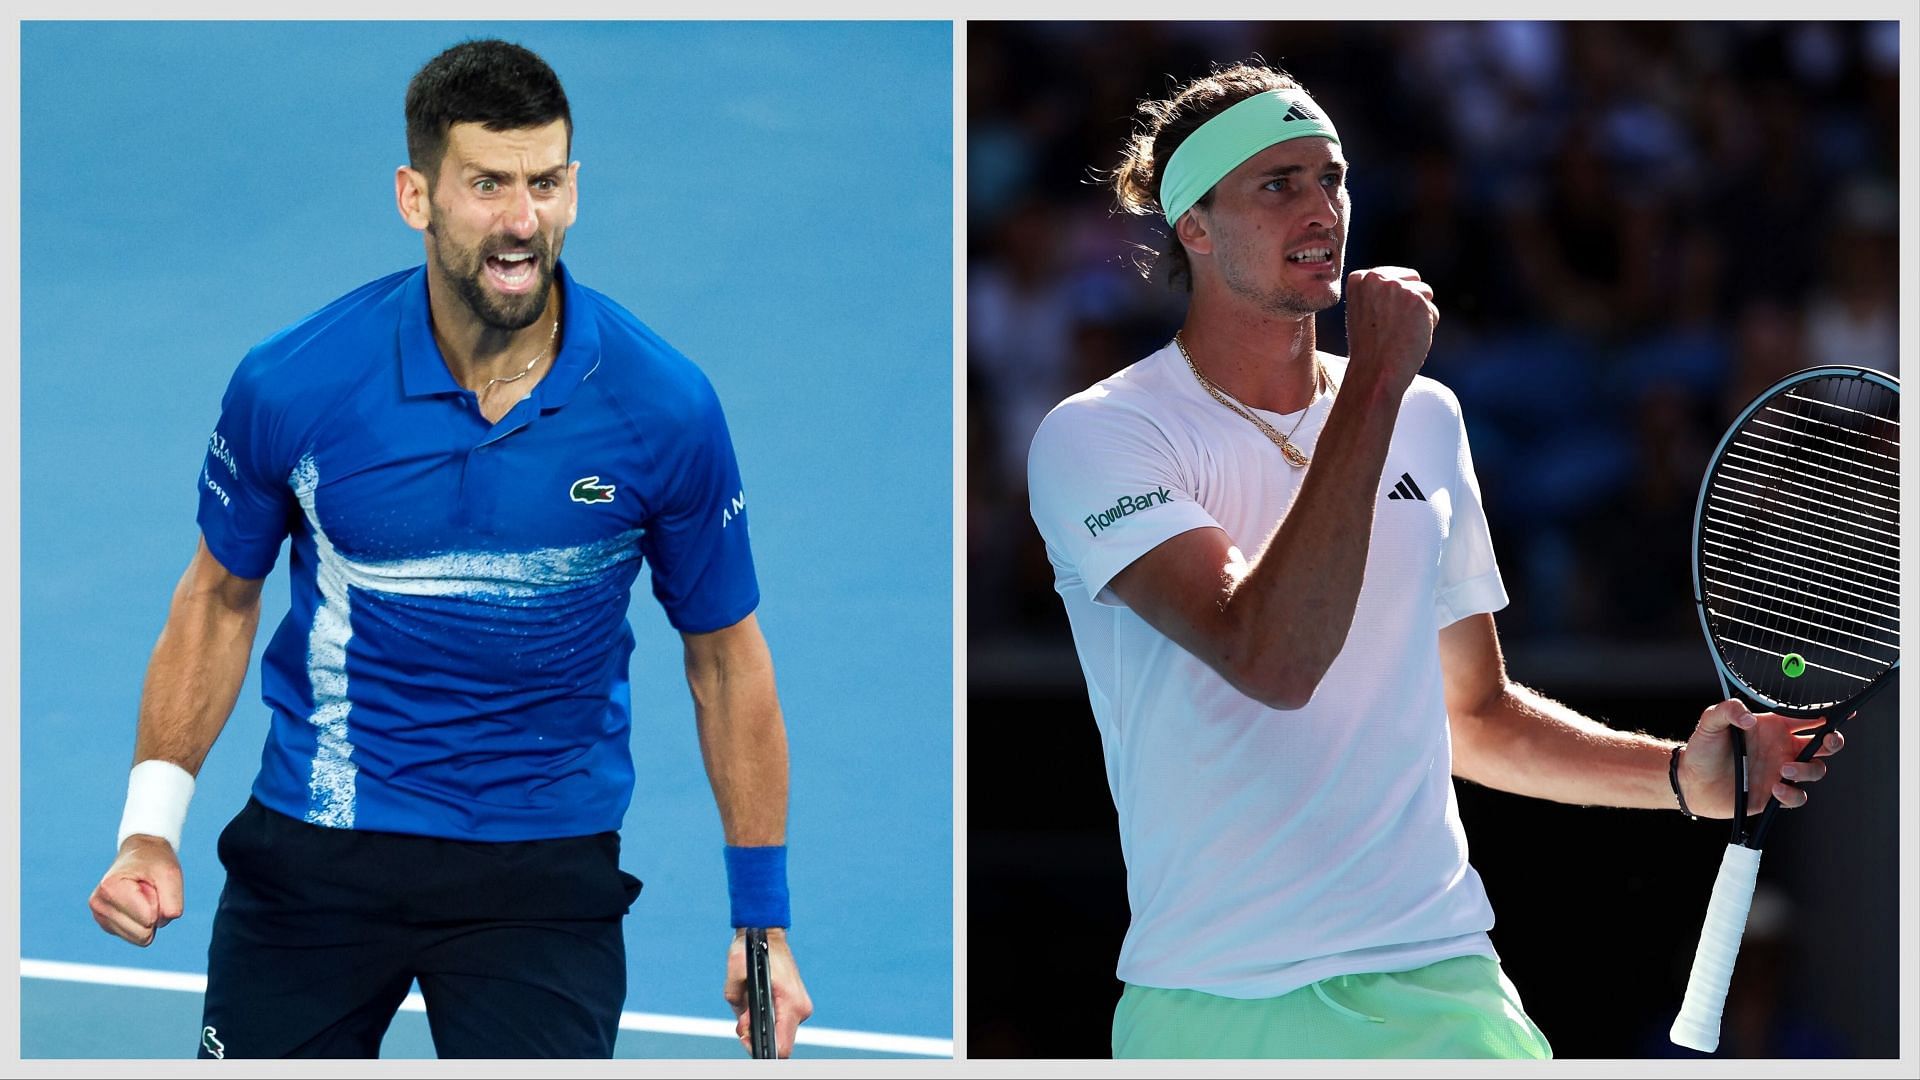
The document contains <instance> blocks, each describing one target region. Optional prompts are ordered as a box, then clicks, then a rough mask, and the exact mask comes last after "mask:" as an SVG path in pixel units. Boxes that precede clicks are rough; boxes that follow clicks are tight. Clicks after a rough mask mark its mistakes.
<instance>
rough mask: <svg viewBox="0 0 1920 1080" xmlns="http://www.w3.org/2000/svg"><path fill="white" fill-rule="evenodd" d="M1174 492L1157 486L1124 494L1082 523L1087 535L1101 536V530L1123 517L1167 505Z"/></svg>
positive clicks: (1089, 515)
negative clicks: (1141, 492) (1140, 491)
mask: <svg viewBox="0 0 1920 1080" xmlns="http://www.w3.org/2000/svg"><path fill="white" fill-rule="evenodd" d="M1172 496H1173V493H1172V492H1170V491H1168V490H1167V489H1166V488H1156V489H1154V490H1152V491H1149V492H1147V493H1145V494H1143V495H1122V496H1120V499H1119V501H1118V502H1115V503H1114V504H1113V506H1112V507H1111V508H1109V509H1106V510H1102V511H1100V512H1099V513H1097V514H1088V515H1087V516H1086V518H1085V520H1084V521H1082V522H1081V524H1083V525H1085V526H1086V527H1087V535H1089V536H1099V535H1100V530H1102V529H1108V528H1112V527H1113V524H1114V523H1115V522H1117V521H1119V520H1120V519H1121V518H1124V517H1127V516H1129V515H1132V514H1137V513H1139V512H1141V511H1142V510H1151V509H1153V508H1154V507H1156V506H1165V505H1167V503H1168V501H1170V500H1171V499H1172Z"/></svg>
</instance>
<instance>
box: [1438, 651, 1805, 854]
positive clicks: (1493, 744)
mask: <svg viewBox="0 0 1920 1080" xmlns="http://www.w3.org/2000/svg"><path fill="white" fill-rule="evenodd" d="M1440 666H1441V674H1442V678H1443V680H1444V682H1445V686H1446V702H1447V718H1448V722H1449V724H1450V726H1451V728H1452V734H1453V774H1454V775H1455V776H1458V777H1461V778H1463V779H1467V780H1472V781H1474V782H1475V783H1478V784H1483V785H1485V786H1487V787H1491V788H1497V789H1499V790H1501V791H1510V792H1513V793H1515V794H1518V795H1531V796H1534V797H1537V798H1542V799H1551V800H1553V801H1555V802H1563V803H1573V804H1576V805H1583V806H1618V807H1638V808H1642V809H1653V810H1670V809H1678V804H1677V803H1676V802H1675V800H1674V796H1673V786H1672V783H1671V782H1670V780H1669V779H1668V775H1667V771H1668V765H1669V761H1670V755H1671V754H1672V750H1673V744H1672V743H1671V742H1668V741H1666V740H1663V739H1656V738H1654V737H1652V736H1650V735H1642V734H1639V733H1636V732H1630V731H1621V730H1619V729H1618V728H1613V727H1609V726H1608V725H1606V724H1603V723H1601V722H1599V721H1598V720H1594V719H1592V718H1590V717H1586V716H1582V715H1581V714H1579V713H1578V712H1575V711H1574V710H1572V709H1570V708H1568V707H1567V706H1565V705H1562V704H1560V703H1559V702H1557V701H1554V700H1553V699H1551V698H1548V697H1547V696H1545V695H1543V694H1540V693H1538V692H1536V691H1534V690H1530V689H1528V688H1527V687H1524V686H1521V685H1520V684H1518V683H1515V682H1512V681H1511V680H1509V679H1508V678H1507V672H1506V662H1505V660H1504V659H1503V658H1502V657H1501V654H1500V641H1499V636H1498V633H1497V631H1496V630H1495V628H1494V623H1493V616H1492V615H1485V614H1482V615H1474V616H1470V617H1468V618H1465V619H1461V620H1460V621H1458V622H1456V623H1454V624H1453V625H1451V626H1448V627H1446V628H1445V629H1443V630H1441V631H1440ZM1804 726H1807V725H1806V724H1804V723H1803V722H1797V721H1792V720H1789V719H1787V718H1786V717H1781V716H1775V715H1773V714H1771V713H1761V714H1757V715H1756V714H1754V713H1751V712H1748V711H1747V709H1746V708H1744V707H1743V706H1741V705H1740V703H1739V702H1737V701H1724V702H1721V703H1719V704H1717V705H1714V706H1712V707H1710V708H1708V709H1707V710H1706V711H1705V712H1703V713H1702V714H1701V716H1700V719H1699V721H1698V723H1697V724H1696V725H1695V726H1694V730H1693V734H1692V735H1691V736H1690V737H1689V738H1688V740H1687V746H1686V749H1685V750H1684V751H1682V754H1681V762H1680V769H1679V780H1680V785H1681V789H1682V790H1683V791H1684V792H1685V793H1686V797H1687V806H1688V808H1689V809H1690V810H1692V812H1694V813H1696V814H1699V815H1702V816H1705V817H1718V818H1730V817H1732V816H1733V784H1732V775H1733V749H1732V738H1731V736H1730V734H1729V730H1728V729H1729V728H1731V727H1738V728H1740V729H1741V730H1742V731H1744V732H1746V733H1747V753H1748V757H1749V761H1750V762H1751V763H1752V764H1751V768H1750V772H1751V774H1752V776H1753V777H1754V778H1755V783H1754V785H1753V788H1752V791H1751V792H1750V799H1749V805H1748V807H1747V813H1749V814H1751V813H1757V812H1758V811H1759V810H1760V809H1761V808H1762V807H1764V806H1765V805H1766V801H1767V797H1768V796H1769V795H1773V796H1775V797H1777V798H1779V799H1780V802H1781V805H1783V806H1789V807H1793V806H1801V805H1804V804H1805V803H1806V801H1807V792H1806V791H1805V790H1804V789H1803V788H1801V787H1799V786H1796V785H1802V784H1808V783H1812V782H1813V781H1816V780H1819V779H1820V778H1821V777H1823V776H1825V775H1826V773H1827V765H1826V762H1825V761H1824V760H1821V759H1823V758H1825V757H1828V756H1831V755H1832V754H1833V753H1835V752H1837V751H1838V750H1839V749H1840V747H1841V745H1842V743H1841V740H1840V737H1839V733H1838V732H1835V733H1834V734H1833V735H1831V736H1829V737H1828V742H1827V745H1826V746H1824V747H1822V748H1821V750H1820V752H1819V754H1818V755H1817V756H1816V757H1815V759H1814V760H1812V761H1807V762H1796V761H1794V760H1793V759H1794V756H1795V755H1796V754H1798V753H1799V752H1800V748H1801V747H1802V746H1804V745H1806V741H1807V740H1806V738H1805V737H1804V736H1800V735H1796V734H1794V731H1795V729H1797V728H1800V727H1804ZM1783 781H1791V782H1790V783H1788V782H1783Z"/></svg>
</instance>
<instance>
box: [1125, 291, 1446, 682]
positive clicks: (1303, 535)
mask: <svg viewBox="0 0 1920 1080" xmlns="http://www.w3.org/2000/svg"><path fill="white" fill-rule="evenodd" d="M1348 288H1349V300H1348V334H1349V338H1350V340H1351V343H1352V353H1353V356H1352V359H1351V360H1350V361H1349V363H1348V366H1347V375H1346V380H1345V382H1344V383H1343V384H1342V385H1341V387H1340V394H1339V397H1337V398H1336V399H1335V401H1334V404H1333V411H1332V412H1331V413H1330V414H1329V415H1328V417H1327V424H1326V427H1325V428H1324V429H1322V431H1321V433H1320V439H1319V442H1318V443H1317V444H1316V445H1315V447H1314V453H1313V464H1312V465H1311V466H1310V467H1309V468H1308V470H1307V476H1306V479H1305V480H1303V481H1302V482H1301V485H1300V495H1299V497H1298V498H1297V499H1295V500H1294V503H1293V506H1292V508H1291V509H1290V510H1288V512H1287V516H1286V519H1285V520H1283V521H1282V522H1280V524H1279V525H1278V526H1277V527H1276V528H1275V529H1274V531H1273V533H1272V535H1270V536H1268V537H1267V538H1266V541H1265V542H1264V543H1263V544H1262V545H1261V548H1260V551H1259V552H1258V553H1257V554H1256V555H1255V556H1254V558H1253V559H1252V561H1250V562H1240V561H1238V560H1236V559H1234V558H1233V557H1232V554H1231V552H1232V543H1231V541H1230V540H1229V538H1228V537H1227V534H1226V533H1225V532H1223V531H1221V530H1219V529H1195V530H1193V531H1191V532H1187V533H1182V534H1181V535H1179V536H1176V537H1173V538H1172V539H1170V540H1168V541H1166V542H1165V543H1163V544H1161V545H1160V546H1158V547H1156V548H1154V549H1153V550H1152V551H1149V552H1148V553H1146V554H1145V555H1142V556H1141V557H1140V558H1138V559H1136V560H1134V562H1133V563H1132V564H1130V565H1129V566H1128V567H1127V568H1126V569H1125V570H1122V571H1121V572H1120V573H1119V574H1118V575H1116V576H1115V577H1114V579H1113V581H1112V588H1113V591H1114V594H1115V595H1117V596H1118V597H1120V599H1121V600H1122V601H1124V602H1125V603H1126V605H1127V606H1128V607H1130V608H1132V609H1133V610H1134V611H1136V612H1138V613H1139V615H1140V617H1141V618H1143V619H1145V620H1146V621H1147V622H1148V623H1149V624H1151V625H1152V626H1153V628H1154V629H1156V630H1158V631H1160V632H1161V633H1163V634H1165V635H1167V636H1168V637H1169V638H1172V639H1173V640H1174V641H1175V642H1176V643H1178V644H1179V645H1180V647H1181V648H1184V649H1186V650H1187V651H1188V652H1190V653H1192V654H1194V655H1195V656H1197V657H1199V658H1200V659H1201V660H1203V661H1205V662H1206V663H1207V666H1209V667H1211V668H1213V669H1214V670H1215V671H1216V672H1219V673H1220V675H1221V677H1222V678H1224V679H1226V680H1227V681H1228V682H1229V683H1231V684H1233V686H1234V688H1235V689H1237V690H1239V691H1240V692H1241V693H1243V694H1246V695H1247V696H1248V697H1251V698H1254V699H1255V700H1257V701H1260V702H1261V703H1263V704H1265V705H1268V706H1271V707H1273V708H1276V709H1297V708H1300V707H1301V706H1303V705H1305V704H1306V703H1307V701H1308V699H1310V698H1312V696H1313V692H1314V690H1315V689H1316V688H1317V687H1318V686H1319V685H1320V680H1321V678H1322V677H1323V676H1325V675H1326V673H1327V669H1328V668H1329V667H1331V666H1333V660H1334V657H1336V656H1338V655H1339V653H1340V649H1341V647H1342V646H1344V645H1345V644H1346V640H1347V631H1348V630H1349V629H1351V628H1352V626H1353V612H1354V606H1355V604H1356V603H1358V601H1359V597H1360V583H1361V580H1362V577H1363V576H1364V572H1365V570H1366V565H1367V551H1368V548H1369V546H1370V545H1371V542H1372V538H1373V512H1374V503H1375V501H1376V496H1377V495H1378V492H1379V485H1380V470H1381V468H1382V466H1383V465H1384V464H1385V463H1386V458H1387V448H1388V446H1389V445H1390V444H1391V442H1392V440H1393V428H1394V423H1395V421H1396V420H1397V419H1398V417H1399V413H1400V399H1401V398H1402V397H1403V396H1404V395H1405V394H1406V391H1407V388H1408V387H1409V386H1410V385H1412V383H1413V377H1414V375H1415V374H1416V373H1417V372H1418V371H1419V369H1420V365H1421V364H1422V363H1423V362H1424V361H1425V359H1426V355H1427V348H1428V346H1429V345H1430V344H1431V342H1432V337H1433V326H1434V323H1435V322H1436V321H1437V320H1438V318H1439V313H1438V309H1436V308H1435V307H1434V305H1433V300H1432V290H1431V289H1430V288H1429V287H1428V286H1427V285H1426V284H1425V283H1423V282H1421V281H1420V279H1419V276H1418V275H1417V274H1413V273H1412V272H1411V271H1398V272H1394V273H1386V272H1382V271H1355V272H1354V274H1353V275H1351V276H1350V277H1349V279H1348ZM1274 452H1275V453H1278V452H1279V451H1278V449H1276V450H1275V451H1274Z"/></svg>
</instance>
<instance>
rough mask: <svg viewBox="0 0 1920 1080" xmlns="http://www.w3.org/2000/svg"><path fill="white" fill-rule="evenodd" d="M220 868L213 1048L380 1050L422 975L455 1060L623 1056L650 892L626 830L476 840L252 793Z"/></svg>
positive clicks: (438, 1039)
mask: <svg viewBox="0 0 1920 1080" xmlns="http://www.w3.org/2000/svg"><path fill="white" fill-rule="evenodd" d="M220 862H221V863H222V864H224V865H225V866H226V868H227V883H226V887H225V888H224V889H223V890H221V893H220V907H219V910H218V911H217V912H215V914H214V917H213V941H212V944H211V945H209V947H208V949H207V999H206V1012H205V1015H204V1017H203V1018H202V1020H201V1030H200V1056H201V1057H203V1058H206V1057H234V1058H239V1057H245V1058H263V1057H378V1056H379V1053H380V1039H381V1037H382V1036H383V1035H385V1034H386V1030H387V1025H388V1024H389V1023H390V1022H391V1021H392V1020H393V1014H394V1013H395V1011H396V1010H398V1009H399V1007H400V1002H401V1001H402V1000H403V999H404V998H405V997H406V995H407V991H408V990H409V989H410V988H411V986H412V984H413V982H414V980H416V979H417V980H419V983H420V993H421V995H422V996H423V997H424V998H425V999H426V1004H427V1023H428V1026H429V1027H430V1028H431V1029H432V1032H433V1045H434V1049H435V1050H436V1051H437V1052H438V1053H439V1055H440V1056H441V1057H443V1058H446V1057H487V1058H525V1057H568V1058H608V1057H612V1056H613V1041H614V1035H615V1033H616V1032H617V1031H618V1029H619V1023H620V1008H621V1006H622V1004H624V1003H625V1001H626V994H627V958H626V946H625V942H624V941H623V939H622V937H621V932H620V920H621V918H622V916H624V915H625V914H626V912H627V908H628V907H630V906H631V905H632V903H633V900H634V898H635V897H636V896H638V895H639V893H640V882H639V881H638V880H637V879H636V878H634V877H633V876H632V875H630V874H627V873H625V872H623V871H622V870H621V869H620V836H619V834H618V833H611V832H608V833H600V834H598V835H595V836H581V837H571V838H567V839H562V840H533V841H520V842H513V843H500V844H483V843H472V842H467V841H459V840H441V839H436V838H433V837H425V836H404V835H400V834H397V833H378V832H357V831H354V830H349V829H329V828H323V827H321V826H317V825H309V824H307V823H305V822H302V821H296V820H294V819H293V818H290V817H287V816H286V815H284V814H278V813H275V812H273V811H271V810H268V809H267V808H266V807H264V806H262V805H260V803H259V802H258V801H257V800H254V799H248V800H247V806H246V809H244V810H242V811H240V814H239V816H237V817H235V818H234V819H233V821H232V822H231V823H229V824H228V825H227V827H226V829H225V831H223V832H222V833H221V834H220Z"/></svg>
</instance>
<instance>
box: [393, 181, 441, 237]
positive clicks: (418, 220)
mask: <svg viewBox="0 0 1920 1080" xmlns="http://www.w3.org/2000/svg"><path fill="white" fill-rule="evenodd" d="M393 201H394V205H395V206H396V208H398V209H399V211H400V219H401V220H402V221H405V222H406V223H407V225H408V226H409V227H411V228H414V229H418V230H420V231H422V232H424V231H426V228H427V226H428V225H429V224H431V223H432V222H433V195H432V193H431V192H430V191H429V190H428V184H427V174H426V173H423V172H421V171H420V170H419V169H416V168H414V167H413V166H411V165H402V166H400V167H399V168H398V169H395V170H394V173H393Z"/></svg>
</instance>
